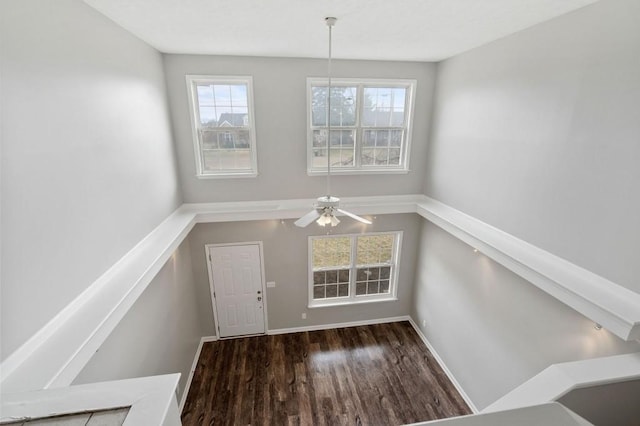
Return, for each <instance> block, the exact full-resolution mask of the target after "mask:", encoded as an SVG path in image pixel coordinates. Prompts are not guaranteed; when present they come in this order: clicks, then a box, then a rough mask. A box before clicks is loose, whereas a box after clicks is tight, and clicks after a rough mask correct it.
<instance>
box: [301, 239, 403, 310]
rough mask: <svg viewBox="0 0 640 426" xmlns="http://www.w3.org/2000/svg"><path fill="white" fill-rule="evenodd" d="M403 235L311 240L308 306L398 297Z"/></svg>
mask: <svg viewBox="0 0 640 426" xmlns="http://www.w3.org/2000/svg"><path fill="white" fill-rule="evenodd" d="M401 237H402V233H401V232H383V233H372V234H357V235H335V236H334V235H331V236H322V237H309V253H310V255H309V257H310V267H309V306H323V305H336V304H350V303H361V302H368V301H376V300H391V299H395V297H396V281H397V264H398V258H399V252H400V239H401Z"/></svg>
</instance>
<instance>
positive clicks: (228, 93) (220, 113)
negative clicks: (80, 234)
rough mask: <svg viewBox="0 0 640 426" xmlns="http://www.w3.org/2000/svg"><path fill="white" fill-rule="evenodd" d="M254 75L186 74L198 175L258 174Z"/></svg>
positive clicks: (235, 175) (229, 175)
mask: <svg viewBox="0 0 640 426" xmlns="http://www.w3.org/2000/svg"><path fill="white" fill-rule="evenodd" d="M251 83H252V79H251V77H219V76H193V75H188V76H187V86H188V92H189V100H190V103H191V108H190V110H191V123H192V130H193V142H194V149H195V156H196V170H197V174H198V176H199V177H253V176H256V175H257V173H258V171H257V166H256V138H255V127H254V122H253V93H252V87H251V86H252V84H251Z"/></svg>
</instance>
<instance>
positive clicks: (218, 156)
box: [202, 149, 251, 171]
mask: <svg viewBox="0 0 640 426" xmlns="http://www.w3.org/2000/svg"><path fill="white" fill-rule="evenodd" d="M202 157H203V165H202V166H203V170H204V171H219V170H243V169H245V170H251V150H249V149H216V150H208V149H203V150H202Z"/></svg>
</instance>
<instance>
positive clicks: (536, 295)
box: [411, 220, 640, 409]
mask: <svg viewBox="0 0 640 426" xmlns="http://www.w3.org/2000/svg"><path fill="white" fill-rule="evenodd" d="M419 244H420V253H419V257H418V264H417V265H418V266H417V270H416V280H415V283H416V284H415V289H414V296H413V303H414V306H413V309H412V313H411V316H412V317H413V318H414V320H415V321H416V323H417V324H419V325H420V326H421V324H422V321H423V320H426V324H427V325H426V327H422V326H421V329H422V331H423V332H424V334H425V336H426V337H427V339H429V341H430V342H431V344H432V345H433V346H434V348H435V349H436V351H437V352H438V354H439V355H440V356H441V357H442V358H443V360H444V362H445V364H446V365H447V367H448V368H449V369H450V370H451V372H452V373H453V375H454V376H455V378H456V379H457V380H458V382H459V383H460V384H461V386H462V388H463V389H464V390H465V392H466V393H467V395H469V397H470V398H471V400H472V401H473V402H474V404H475V405H476V406H477V407H478V408H479V409H483V408H485V407H486V406H487V405H489V404H491V403H492V402H494V401H495V400H497V399H498V398H500V397H501V396H503V395H504V394H506V393H507V392H509V391H510V390H512V389H513V388H515V387H516V386H518V385H520V384H522V383H523V382H524V381H526V380H528V379H530V378H531V377H533V376H534V375H536V374H537V373H539V372H540V371H542V370H543V369H545V368H547V367H548V366H550V365H551V364H555V363H558V362H567V361H576V360H581V359H588V358H596V357H601V356H609V355H615V354H620V353H629V352H637V351H640V344H638V343H637V342H624V341H622V340H621V339H619V338H618V337H617V336H615V335H614V334H612V333H610V332H608V331H607V330H605V329H602V330H596V329H595V328H594V325H595V324H594V322H593V321H591V320H589V319H588V318H586V317H584V316H582V315H581V314H579V313H577V312H576V311H574V310H573V309H571V308H569V307H567V306H566V305H564V304H563V303H561V302H559V301H558V300H556V299H555V298H553V297H551V296H549V295H547V294H546V293H545V292H543V291H542V290H540V289H538V288H537V287H535V286H534V285H532V284H530V283H529V282H527V281H526V280H524V279H523V278H520V277H519V276H517V275H515V274H514V273H512V272H511V271H509V270H507V269H506V268H504V267H502V266H501V265H499V264H497V263H495V262H493V261H492V260H491V259H489V258H488V257H486V256H484V255H483V254H482V253H474V251H473V248H472V247H470V246H468V245H467V244H465V243H463V242H462V241H460V240H458V239H457V238H455V237H453V236H451V235H450V234H448V233H447V232H445V231H444V230H442V229H440V228H438V227H437V226H436V225H433V224H432V223H430V222H428V221H426V220H425V221H424V223H423V227H422V232H421V237H420V243H419Z"/></svg>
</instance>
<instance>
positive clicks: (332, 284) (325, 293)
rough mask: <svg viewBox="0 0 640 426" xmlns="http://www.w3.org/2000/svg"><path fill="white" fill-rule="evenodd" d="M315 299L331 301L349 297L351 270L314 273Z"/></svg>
mask: <svg viewBox="0 0 640 426" xmlns="http://www.w3.org/2000/svg"><path fill="white" fill-rule="evenodd" d="M313 284H314V285H313V298H314V299H329V298H334V297H348V296H349V270H348V269H335V270H329V271H315V272H314V273H313Z"/></svg>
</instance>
